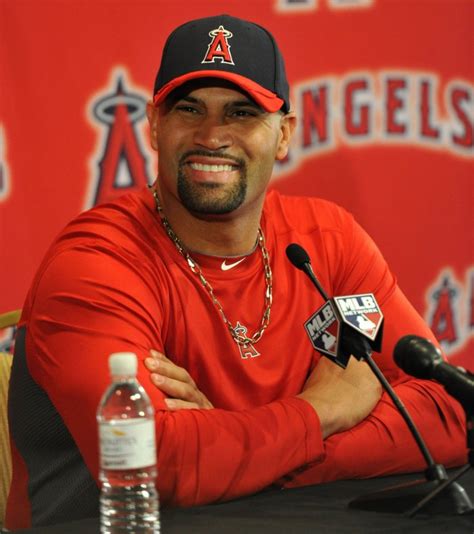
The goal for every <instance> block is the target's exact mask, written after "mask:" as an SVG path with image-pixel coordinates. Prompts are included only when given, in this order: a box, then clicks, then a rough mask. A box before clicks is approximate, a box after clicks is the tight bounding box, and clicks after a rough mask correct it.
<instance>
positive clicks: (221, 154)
mask: <svg viewBox="0 0 474 534" xmlns="http://www.w3.org/2000/svg"><path fill="white" fill-rule="evenodd" d="M190 156H203V157H205V158H225V159H228V160H231V161H233V162H234V163H236V164H237V165H238V166H239V167H241V168H245V161H244V160H243V159H242V158H238V157H236V156H233V155H231V154H226V153H225V152H210V151H207V150H188V151H187V152H185V153H184V154H183V155H182V156H181V157H180V158H179V166H180V167H183V165H184V164H185V162H186V160H187V159H188V158H189V157H190Z"/></svg>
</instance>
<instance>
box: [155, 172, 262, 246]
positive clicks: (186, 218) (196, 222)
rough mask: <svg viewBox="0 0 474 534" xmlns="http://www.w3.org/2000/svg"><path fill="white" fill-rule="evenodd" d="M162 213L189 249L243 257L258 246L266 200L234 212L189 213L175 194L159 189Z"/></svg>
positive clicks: (157, 189)
mask: <svg viewBox="0 0 474 534" xmlns="http://www.w3.org/2000/svg"><path fill="white" fill-rule="evenodd" d="M153 190H154V191H155V192H156V194H157V195H158V197H159V202H160V205H161V208H162V214H163V215H164V216H165V217H166V219H167V220H168V222H169V224H170V226H171V228H172V229H173V231H174V233H175V234H176V235H177V236H178V238H179V240H180V241H181V242H182V244H183V245H184V246H185V247H186V248H187V249H188V250H189V251H194V252H198V253H200V254H208V255H213V256H243V255H246V254H249V253H251V252H252V251H253V250H254V248H255V243H256V241H257V236H258V228H259V224H260V217H261V212H262V207H263V199H262V200H261V201H260V202H259V203H258V204H257V205H256V206H251V207H248V208H247V209H246V210H245V211H244V210H242V212H240V213H238V215H237V214H231V215H214V216H204V215H203V216H201V215H200V214H193V213H190V212H189V211H188V210H187V209H186V208H185V207H184V206H183V205H182V204H181V203H180V202H179V201H178V200H177V199H176V198H175V197H173V196H172V195H169V194H166V193H165V192H164V191H162V190H160V187H159V183H158V182H156V183H155V184H154V186H153Z"/></svg>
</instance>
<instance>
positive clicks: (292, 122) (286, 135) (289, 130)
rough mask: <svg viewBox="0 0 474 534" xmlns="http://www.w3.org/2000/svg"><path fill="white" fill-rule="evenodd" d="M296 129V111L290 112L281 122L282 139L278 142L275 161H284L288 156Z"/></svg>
mask: <svg viewBox="0 0 474 534" xmlns="http://www.w3.org/2000/svg"><path fill="white" fill-rule="evenodd" d="M295 128H296V114H295V112H294V111H290V112H289V113H287V114H286V115H283V116H282V117H281V122H280V139H279V141H278V147H277V151H276V155H275V159H277V160H283V159H285V158H286V155H287V154H288V148H289V146H290V140H291V138H292V136H293V132H294V131H295Z"/></svg>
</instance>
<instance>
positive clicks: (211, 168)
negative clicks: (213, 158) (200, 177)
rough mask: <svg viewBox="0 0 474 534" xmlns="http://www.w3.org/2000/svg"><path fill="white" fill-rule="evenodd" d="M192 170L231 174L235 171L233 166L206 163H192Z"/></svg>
mask: <svg viewBox="0 0 474 534" xmlns="http://www.w3.org/2000/svg"><path fill="white" fill-rule="evenodd" d="M190 167H191V169H194V170H195V171H204V172H231V171H233V170H234V167H233V166H232V165H207V164H204V163H190Z"/></svg>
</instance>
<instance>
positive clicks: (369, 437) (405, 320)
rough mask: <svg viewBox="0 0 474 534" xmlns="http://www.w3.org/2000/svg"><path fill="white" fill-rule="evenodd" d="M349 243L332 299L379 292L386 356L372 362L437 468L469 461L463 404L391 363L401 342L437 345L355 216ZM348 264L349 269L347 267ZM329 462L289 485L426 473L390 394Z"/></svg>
mask: <svg viewBox="0 0 474 534" xmlns="http://www.w3.org/2000/svg"><path fill="white" fill-rule="evenodd" d="M348 217H349V222H348V231H347V232H345V233H344V239H346V242H345V243H344V246H343V247H341V248H342V250H339V255H338V256H337V258H338V261H339V263H338V265H337V266H335V267H334V268H333V270H334V273H335V274H336V276H335V284H336V285H335V288H334V294H336V295H350V294H357V293H374V294H375V297H376V299H377V302H378V303H379V305H380V307H381V309H382V312H383V314H384V332H383V343H382V350H381V353H374V354H373V359H374V361H375V363H376V364H377V365H378V366H379V368H380V369H381V371H382V372H383V373H384V375H385V377H386V378H387V379H388V380H389V382H390V383H391V385H392V387H393V388H394V390H395V392H396V393H397V395H398V396H399V397H400V399H401V401H402V402H403V404H404V405H405V407H406V408H407V410H408V411H409V413H410V415H411V417H412V419H413V420H414V422H415V424H416V426H417V428H418V429H419V431H420V433H421V435H422V437H423V439H424V440H425V441H426V444H427V446H428V449H429V450H430V452H431V454H432V456H433V457H434V460H435V462H438V463H442V464H444V465H445V466H446V467H452V466H455V465H460V464H463V463H465V462H466V460H467V445H466V431H465V422H466V417H465V414H464V410H463V408H462V407H461V405H460V404H459V403H458V402H457V401H456V400H455V399H454V398H453V397H451V396H450V395H449V394H448V393H447V392H446V391H445V389H444V388H443V387H442V386H441V385H440V384H438V383H436V382H434V381H431V380H419V379H415V378H413V377H410V376H408V375H407V374H405V373H404V372H403V371H402V370H401V369H399V368H398V367H397V365H396V364H395V362H394V360H393V350H394V347H395V344H396V343H397V341H398V340H399V339H400V338H401V337H403V336H405V335H407V334H414V335H418V336H421V337H424V338H428V339H430V340H431V341H433V342H434V343H435V344H436V345H437V341H436V339H435V337H434V335H433V333H432V332H431V330H430V329H429V327H428V326H427V325H426V323H425V322H424V320H423V319H422V318H421V317H420V315H419V314H418V313H417V311H416V310H415V309H414V307H413V306H412V305H411V304H410V302H409V301H408V299H407V298H406V297H405V295H404V294H403V292H402V291H401V290H400V288H399V287H398V285H397V282H396V279H395V277H394V276H393V274H392V273H391V272H390V270H389V268H388V266H387V263H386V261H385V260H384V258H383V256H382V254H381V252H380V251H379V249H378V248H377V247H376V245H375V244H374V242H373V241H372V239H371V238H370V237H369V236H368V235H367V234H366V233H365V231H364V230H363V229H362V228H361V227H360V226H359V225H358V224H357V223H355V222H354V220H353V219H352V217H351V216H349V215H348ZM341 265H343V266H344V267H341ZM325 451H326V457H325V459H324V461H322V462H320V463H318V464H317V465H313V466H311V467H309V468H308V469H306V470H304V471H303V472H299V473H297V474H294V476H293V478H292V480H291V481H289V482H287V483H286V486H287V487H291V486H299V485H305V484H314V483H319V482H325V481H328V480H336V479H350V478H366V477H374V476H381V475H389V474H392V473H401V472H409V471H422V470H423V469H425V468H426V467H427V466H426V463H425V461H424V458H423V456H422V454H421V452H420V451H419V449H418V447H417V445H416V443H415V440H414V438H413V436H412V434H411V433H410V431H409V429H408V427H407V425H406V423H405V421H404V420H403V418H402V416H401V415H400V414H399V412H398V411H397V409H396V408H395V406H394V405H393V403H392V401H391V400H390V398H389V397H388V395H387V394H386V393H384V394H383V396H382V398H381V400H380V402H379V403H378V405H377V406H376V407H375V409H374V410H373V411H372V413H371V414H370V415H369V416H368V417H367V418H366V419H365V420H364V421H362V422H361V423H360V424H358V425H357V426H355V427H354V428H352V429H350V430H348V431H345V432H341V433H338V434H334V435H332V436H330V437H329V438H328V439H326V440H325Z"/></svg>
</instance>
